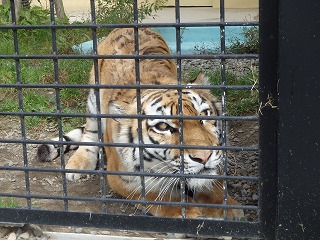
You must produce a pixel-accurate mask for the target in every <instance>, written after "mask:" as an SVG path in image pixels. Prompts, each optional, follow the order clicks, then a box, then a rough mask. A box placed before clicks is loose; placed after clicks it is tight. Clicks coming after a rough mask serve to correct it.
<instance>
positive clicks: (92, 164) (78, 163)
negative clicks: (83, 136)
mask: <svg viewBox="0 0 320 240" xmlns="http://www.w3.org/2000/svg"><path fill="white" fill-rule="evenodd" d="M95 168H96V161H92V160H90V159H88V158H86V157H84V156H83V155H81V154H77V152H76V153H75V154H74V155H72V156H71V158H70V159H69V161H68V164H67V165H66V169H70V170H71V169H73V170H94V169H95ZM83 176H87V174H81V173H73V172H72V173H66V178H67V180H69V181H72V182H74V181H78V180H79V179H80V178H82V177H83Z"/></svg>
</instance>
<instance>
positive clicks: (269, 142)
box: [258, 0, 279, 239]
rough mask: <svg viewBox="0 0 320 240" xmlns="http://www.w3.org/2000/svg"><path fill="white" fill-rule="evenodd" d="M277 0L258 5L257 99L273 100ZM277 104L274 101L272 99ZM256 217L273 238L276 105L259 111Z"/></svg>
mask: <svg viewBox="0 0 320 240" xmlns="http://www.w3.org/2000/svg"><path fill="white" fill-rule="evenodd" d="M278 4H279V0H269V1H264V0H260V3H259V5H260V6H259V7H260V12H259V35H260V36H259V45H260V46H259V101H260V105H261V106H263V105H264V104H265V103H266V102H268V101H269V100H268V98H269V97H270V96H273V98H274V100H275V101H276V100H277V97H278V93H277V91H278V90H277V87H278V86H277V85H278V42H277V41H278V24H279V13H278V11H279V10H278ZM274 104H275V105H277V103H276V102H274ZM259 112H260V116H259V125H260V130H259V146H260V153H259V175H260V183H259V184H260V192H259V203H258V204H259V208H260V211H259V220H260V222H261V224H262V231H261V232H263V234H264V235H265V237H266V238H268V239H274V238H275V224H276V218H275V216H276V202H277V164H278V163H277V158H278V152H277V128H278V126H277V122H278V112H277V110H276V108H271V107H264V108H260V110H259Z"/></svg>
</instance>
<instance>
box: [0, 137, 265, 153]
mask: <svg viewBox="0 0 320 240" xmlns="http://www.w3.org/2000/svg"><path fill="white" fill-rule="evenodd" d="M0 143H23V144H54V145H79V146H99V147H105V146H107V147H133V148H136V147H142V148H170V149H200V150H208V149H209V150H225V151H227V150H228V151H232V150H233V151H259V148H258V147H244V146H243V147H242V146H200V145H199V146H198V145H183V146H182V145H175V144H143V143H139V144H138V143H137V144H135V143H131V144H130V143H106V142H72V141H67V142H66V141H48V140H30V139H27V140H20V139H0Z"/></svg>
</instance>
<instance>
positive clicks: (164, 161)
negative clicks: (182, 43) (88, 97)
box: [109, 75, 222, 191]
mask: <svg viewBox="0 0 320 240" xmlns="http://www.w3.org/2000/svg"><path fill="white" fill-rule="evenodd" d="M198 78H199V79H200V80H203V75H201V76H200V75H199V76H198ZM198 78H197V79H198ZM198 81H199V80H196V81H195V82H198ZM179 98H180V99H181V100H179ZM179 103H182V104H181V106H179V105H180V104H179ZM179 109H180V110H179ZM181 110H182V115H183V116H186V117H188V116H189V117H190V116H191V118H188V119H182V118H180V119H178V118H174V117H178V115H179V112H180V111H181ZM109 113H111V114H121V115H123V114H136V113H137V102H136V100H135V101H133V102H132V103H127V102H122V101H112V102H110V103H109ZM141 114H142V115H143V116H144V117H143V118H142V119H141V120H137V119H133V118H131V119H129V118H117V119H115V121H116V122H117V124H118V131H117V132H116V133H113V134H112V135H113V141H114V142H115V143H127V144H128V143H129V144H132V143H133V144H139V143H143V144H148V145H150V147H148V146H147V147H143V148H141V147H140V148H139V146H137V147H117V152H118V154H119V155H120V159H121V161H122V164H123V166H124V167H125V168H126V169H127V171H128V172H134V171H140V169H141V161H140V158H141V157H142V158H143V165H144V166H143V169H144V171H145V172H151V173H165V174H167V173H168V174H175V173H182V172H183V173H184V174H190V175H195V174H197V175H217V174H219V173H220V168H221V165H222V151H221V150H212V149H205V147H211V146H218V145H219V144H220V134H221V133H220V132H221V130H220V128H221V123H220V121H218V120H217V119H208V118H204V119H201V118H197V119H192V116H218V115H220V114H221V104H220V103H219V102H218V101H217V100H216V98H215V97H214V96H212V95H211V93H210V92H209V91H208V90H202V89H201V90H200V89H183V90H182V91H181V94H180V96H179V92H178V90H176V89H156V90H154V89H148V90H141ZM146 116H150V118H148V117H146ZM157 116H161V118H157ZM166 116H168V118H166ZM139 128H141V133H140V134H139ZM181 129H182V131H181ZM182 144H183V145H186V146H190V149H188V148H185V149H183V150H180V149H177V148H174V147H170V145H176V146H179V145H180V146H181V145H182ZM191 146H192V147H191ZM197 147H202V148H200V149H199V148H197ZM140 149H141V150H142V152H141V153H140ZM182 160H183V166H181V165H182ZM128 178H130V177H128ZM148 181H149V183H150V184H148ZM128 182H132V179H131V180H130V181H128ZM168 182H170V184H171V185H172V186H171V187H173V186H176V187H177V186H178V185H179V184H178V183H179V178H161V177H158V178H157V177H153V178H152V177H150V178H149V180H147V184H146V188H149V189H152V191H159V190H161V188H163V186H167V184H164V183H168ZM213 182H214V180H213V179H208V178H207V179H204V178H203V179H201V178H192V177H191V178H187V179H186V184H187V187H188V189H191V190H192V191H205V190H210V189H211V188H212V184H213ZM138 184H140V182H139V181H138Z"/></svg>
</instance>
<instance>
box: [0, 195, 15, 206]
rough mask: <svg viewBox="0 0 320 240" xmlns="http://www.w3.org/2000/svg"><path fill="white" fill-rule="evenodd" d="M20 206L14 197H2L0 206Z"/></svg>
mask: <svg viewBox="0 0 320 240" xmlns="http://www.w3.org/2000/svg"><path fill="white" fill-rule="evenodd" d="M17 206H18V202H17V200H16V199H15V198H12V197H10V198H9V197H8V198H7V197H1V198H0V208H14V207H17Z"/></svg>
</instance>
